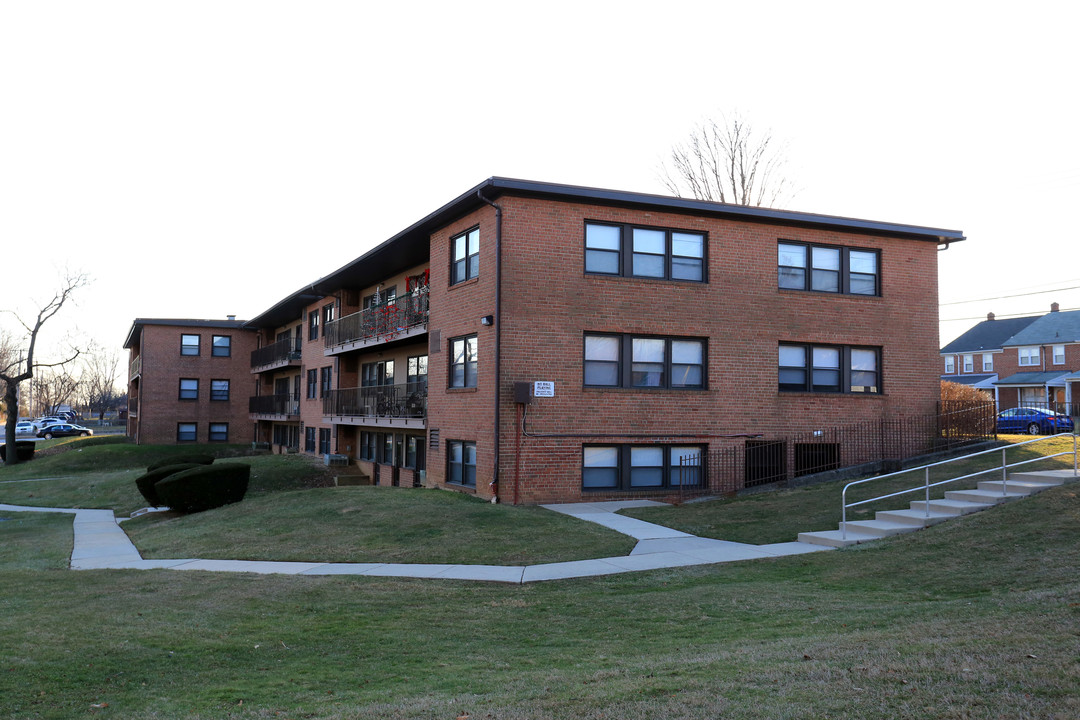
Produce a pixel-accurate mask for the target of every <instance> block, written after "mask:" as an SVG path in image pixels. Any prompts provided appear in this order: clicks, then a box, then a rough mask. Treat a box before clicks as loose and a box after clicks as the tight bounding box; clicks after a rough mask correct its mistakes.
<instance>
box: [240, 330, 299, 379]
mask: <svg viewBox="0 0 1080 720" xmlns="http://www.w3.org/2000/svg"><path fill="white" fill-rule="evenodd" d="M300 343H301V338H289V339H287V340H278V341H277V342H276V343H273V344H272V345H267V346H265V347H261V348H259V349H258V350H253V351H252V353H251V372H253V373H260V372H266V371H268V370H277V369H278V368H283V367H299V366H300Z"/></svg>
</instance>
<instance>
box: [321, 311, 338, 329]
mask: <svg viewBox="0 0 1080 720" xmlns="http://www.w3.org/2000/svg"><path fill="white" fill-rule="evenodd" d="M335 310H336V308H335V306H334V304H333V303H330V304H329V305H323V309H322V319H323V330H322V331H323V335H325V334H326V329H327V328H328V327H329V326H330V323H332V322H334V313H335Z"/></svg>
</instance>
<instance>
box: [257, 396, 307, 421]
mask: <svg viewBox="0 0 1080 720" xmlns="http://www.w3.org/2000/svg"><path fill="white" fill-rule="evenodd" d="M248 413H249V414H250V415H251V419H252V420H298V419H299V418H300V396H299V395H295V394H293V393H279V394H277V395H258V396H256V397H252V398H248Z"/></svg>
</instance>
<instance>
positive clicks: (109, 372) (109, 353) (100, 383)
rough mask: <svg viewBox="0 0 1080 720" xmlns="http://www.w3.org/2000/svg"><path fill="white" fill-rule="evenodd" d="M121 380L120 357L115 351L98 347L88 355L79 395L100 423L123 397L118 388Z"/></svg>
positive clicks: (84, 364)
mask: <svg viewBox="0 0 1080 720" xmlns="http://www.w3.org/2000/svg"><path fill="white" fill-rule="evenodd" d="M119 379H120V356H119V355H118V354H117V352H116V351H115V350H106V349H105V348H101V347H96V348H92V349H90V350H89V351H88V352H87V353H86V355H85V356H84V361H83V369H82V374H81V376H80V380H79V390H80V392H79V395H80V397H81V398H82V401H83V402H84V403H85V404H86V406H87V407H88V408H89V409H90V412H91V413H93V414H95V415H96V416H97V418H98V422H101V421H102V419H103V418H104V416H105V412H106V411H108V410H111V409H112V408H114V407H115V406H116V405H117V404H118V402H119V401H120V399H121V398H122V397H123V393H121V392H120V391H119V390H118V389H117V387H116V383H117V381H118V380H119Z"/></svg>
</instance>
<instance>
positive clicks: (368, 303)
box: [364, 285, 397, 310]
mask: <svg viewBox="0 0 1080 720" xmlns="http://www.w3.org/2000/svg"><path fill="white" fill-rule="evenodd" d="M396 297H397V285H391V286H390V287H388V288H383V287H380V288H379V289H378V290H376V291H375V292H374V293H373V294H371V295H368V296H367V297H365V298H364V310H367V309H368V308H371V307H378V306H380V305H386V304H387V303H390V302H393V301H394V298H396ZM375 298H378V302H376V300H375Z"/></svg>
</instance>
